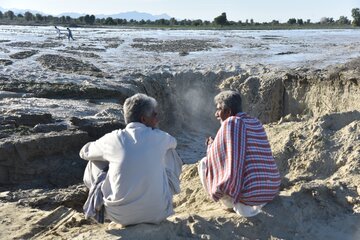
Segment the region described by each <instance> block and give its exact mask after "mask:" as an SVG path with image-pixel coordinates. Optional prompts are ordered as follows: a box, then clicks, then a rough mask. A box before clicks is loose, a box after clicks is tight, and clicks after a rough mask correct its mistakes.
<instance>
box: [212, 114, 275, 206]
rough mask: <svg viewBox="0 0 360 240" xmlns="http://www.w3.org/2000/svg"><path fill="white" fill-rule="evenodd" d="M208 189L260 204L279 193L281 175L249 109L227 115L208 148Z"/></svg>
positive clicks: (246, 201)
mask: <svg viewBox="0 0 360 240" xmlns="http://www.w3.org/2000/svg"><path fill="white" fill-rule="evenodd" d="M207 157H208V160H207V161H208V163H207V165H208V166H209V169H208V171H207V177H208V179H209V180H210V181H208V184H209V186H208V189H210V191H211V194H212V196H213V198H214V199H220V198H221V197H222V196H223V195H224V194H226V195H228V196H230V197H231V198H233V199H234V202H241V203H244V204H246V205H261V204H264V203H267V202H269V201H271V200H272V199H273V198H274V196H275V195H276V194H277V193H278V189H279V185H280V175H279V171H278V169H277V166H276V164H275V161H274V159H273V157H272V153H271V148H270V145H269V142H268V139H267V136H266V133H265V130H264V128H263V126H262V124H261V123H260V122H259V121H258V120H257V119H256V118H252V117H250V116H248V115H247V114H246V113H238V114H237V115H235V116H231V117H229V118H227V119H226V120H225V121H224V122H223V123H222V125H221V128H220V129H219V131H218V133H217V135H216V137H215V139H214V142H213V144H212V145H211V147H209V149H208V154H207Z"/></svg>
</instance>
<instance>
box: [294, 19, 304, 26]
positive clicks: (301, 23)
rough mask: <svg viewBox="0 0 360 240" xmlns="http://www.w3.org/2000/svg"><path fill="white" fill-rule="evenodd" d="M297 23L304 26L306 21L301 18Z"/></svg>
mask: <svg viewBox="0 0 360 240" xmlns="http://www.w3.org/2000/svg"><path fill="white" fill-rule="evenodd" d="M296 23H297V24H299V25H303V24H304V21H303V20H302V19H301V18H300V19H297V20H296Z"/></svg>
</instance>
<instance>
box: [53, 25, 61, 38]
mask: <svg viewBox="0 0 360 240" xmlns="http://www.w3.org/2000/svg"><path fill="white" fill-rule="evenodd" d="M54 27H55V30H56V33H57V35H58V38H61V32H60V29H58V27H57V26H54Z"/></svg>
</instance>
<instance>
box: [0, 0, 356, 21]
mask: <svg viewBox="0 0 360 240" xmlns="http://www.w3.org/2000/svg"><path fill="white" fill-rule="evenodd" d="M0 7H2V8H5V9H10V8H18V9H31V10H38V11H41V12H44V13H47V14H52V15H57V14H60V13H63V12H78V13H87V14H114V13H120V12H128V11H138V12H147V13H151V14H154V15H156V14H162V13H166V14H168V15H170V16H172V17H175V18H178V19H185V18H187V19H203V20H213V19H214V17H216V16H218V15H220V14H221V13H222V12H226V14H227V17H228V19H229V20H233V21H238V20H243V21H244V20H246V19H251V18H253V19H254V21H257V22H263V21H267V22H268V21H271V20H274V19H275V20H280V21H281V22H284V21H287V20H288V19H289V18H302V19H304V20H306V19H311V20H312V21H313V22H316V21H319V20H320V18H322V17H333V18H334V19H335V20H336V19H338V18H339V17H340V16H347V17H348V18H349V19H352V18H351V9H352V8H360V0H0Z"/></svg>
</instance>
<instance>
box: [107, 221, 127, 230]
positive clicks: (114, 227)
mask: <svg viewBox="0 0 360 240" xmlns="http://www.w3.org/2000/svg"><path fill="white" fill-rule="evenodd" d="M122 228H124V226H123V225H121V224H120V223H116V222H111V223H109V225H108V228H107V230H118V229H122Z"/></svg>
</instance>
